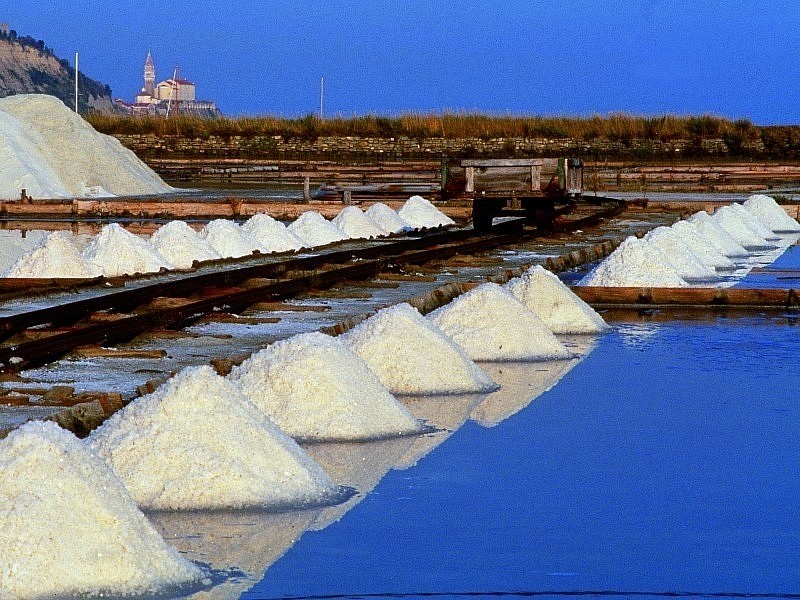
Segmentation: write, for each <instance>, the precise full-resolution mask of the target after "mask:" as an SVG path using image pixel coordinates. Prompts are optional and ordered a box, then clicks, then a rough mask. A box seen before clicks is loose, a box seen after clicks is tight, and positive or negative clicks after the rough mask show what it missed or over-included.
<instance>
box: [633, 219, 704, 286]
mask: <svg viewBox="0 0 800 600" xmlns="http://www.w3.org/2000/svg"><path fill="white" fill-rule="evenodd" d="M644 240H645V241H646V242H647V243H648V244H650V245H651V246H653V247H654V248H658V249H659V250H661V251H662V252H663V253H664V255H665V256H666V257H667V258H668V259H669V263H670V264H671V265H672V266H673V267H674V268H675V270H676V271H677V272H678V275H680V276H681V278H683V279H705V280H708V279H716V277H717V273H716V271H715V270H714V268H713V267H709V266H707V265H705V264H703V262H702V261H701V260H700V259H699V258H698V257H697V256H695V255H694V254H692V252H691V251H690V250H689V249H688V248H687V247H686V242H685V241H684V239H683V238H682V237H681V236H680V235H679V234H678V233H677V232H676V231H675V230H674V229H672V228H670V227H656V228H655V229H653V230H651V231H649V232H647V235H645V236H644Z"/></svg>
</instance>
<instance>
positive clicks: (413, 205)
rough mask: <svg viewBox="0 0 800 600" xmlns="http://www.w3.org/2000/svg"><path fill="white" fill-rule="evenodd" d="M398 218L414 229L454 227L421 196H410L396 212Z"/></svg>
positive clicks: (448, 218) (452, 223) (447, 218)
mask: <svg viewBox="0 0 800 600" xmlns="http://www.w3.org/2000/svg"><path fill="white" fill-rule="evenodd" d="M397 214H398V216H399V217H400V218H401V219H403V220H404V221H405V222H406V223H408V224H409V225H411V227H413V228H414V229H426V228H433V227H443V226H445V225H454V224H455V221H453V219H451V218H450V217H448V216H447V215H446V214H444V213H443V212H442V211H440V210H439V209H438V208H436V207H435V206H434V205H433V204H431V203H430V201H428V200H426V199H425V198H423V197H422V196H411V198H409V199H408V200H406V201H405V203H404V204H403V206H401V207H400V209H399V210H398V211H397Z"/></svg>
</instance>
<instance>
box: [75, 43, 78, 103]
mask: <svg viewBox="0 0 800 600" xmlns="http://www.w3.org/2000/svg"><path fill="white" fill-rule="evenodd" d="M75 112H78V53H77V52H75Z"/></svg>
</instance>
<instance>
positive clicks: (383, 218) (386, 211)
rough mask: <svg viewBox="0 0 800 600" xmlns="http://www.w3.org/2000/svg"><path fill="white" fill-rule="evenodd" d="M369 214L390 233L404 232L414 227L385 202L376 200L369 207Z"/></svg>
mask: <svg viewBox="0 0 800 600" xmlns="http://www.w3.org/2000/svg"><path fill="white" fill-rule="evenodd" d="M366 212H367V216H368V217H369V218H370V219H372V220H373V221H375V222H376V223H377V224H378V226H380V227H381V228H382V229H383V230H384V231H388V232H389V233H402V232H403V231H409V230H410V229H413V227H411V225H409V224H408V223H407V222H406V221H404V220H403V219H401V218H400V215H398V214H397V213H396V212H395V211H393V210H392V209H391V208H389V207H388V206H386V205H385V204H383V203H382V202H376V203H375V204H373V205H372V206H370V207H369V208H368V209H367V211H366Z"/></svg>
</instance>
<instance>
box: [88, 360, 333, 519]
mask: <svg viewBox="0 0 800 600" xmlns="http://www.w3.org/2000/svg"><path fill="white" fill-rule="evenodd" d="M88 442H89V443H90V444H91V446H92V448H93V449H94V450H95V451H96V452H97V454H98V455H99V456H100V457H101V458H103V459H104V460H105V461H106V462H107V463H108V464H109V465H110V466H111V468H112V469H113V470H114V472H115V473H116V474H117V475H118V476H119V478H120V479H121V480H122V481H123V483H124V484H125V486H126V487H127V488H128V490H129V491H130V493H131V495H132V496H133V498H134V499H135V500H136V501H137V502H138V503H139V504H140V505H141V506H143V507H146V508H150V509H169V510H174V509H178V510H195V509H222V508H236V509H240V508H247V507H270V508H274V507H286V506H293V505H295V506H296V505H304V504H308V503H319V502H321V501H322V500H324V499H325V498H327V497H331V496H334V495H335V494H336V493H337V492H338V488H337V487H336V486H335V485H334V483H333V482H332V481H331V480H330V478H329V477H328V475H327V474H326V473H325V472H324V471H323V470H322V468H321V467H320V466H319V465H318V464H317V463H315V462H314V461H313V460H312V459H311V458H310V457H309V456H308V455H307V454H306V453H305V452H304V451H303V450H302V449H301V448H300V447H299V446H298V445H297V444H296V443H295V442H294V441H293V440H292V439H291V438H289V437H288V436H287V435H286V434H285V433H284V432H282V431H281V430H280V429H278V427H277V426H276V425H275V424H274V423H272V422H271V421H270V420H269V419H268V418H267V416H266V415H265V414H264V412H263V411H261V410H259V409H258V408H257V407H256V406H254V405H253V404H252V403H251V402H249V401H248V400H247V399H246V398H245V397H244V396H243V394H242V393H241V392H240V391H239V390H238V389H237V388H236V386H234V385H233V384H232V383H231V382H230V381H228V380H226V379H225V378H223V377H220V376H219V375H217V374H216V373H215V372H214V370H213V369H212V368H211V367H209V366H201V367H189V368H186V369H184V370H183V371H181V372H180V373H178V374H177V375H176V376H175V377H173V378H172V379H170V380H169V381H167V382H166V383H165V384H164V385H162V386H160V387H158V388H157V389H156V390H155V391H154V392H153V393H152V394H148V395H147V396H143V397H141V398H139V399H137V400H135V401H134V402H132V403H131V404H129V405H128V406H126V407H125V408H124V409H123V410H122V411H120V412H118V413H115V414H114V415H113V416H112V417H111V418H110V419H109V420H108V421H106V422H105V423H104V424H103V425H102V426H101V427H99V428H98V429H96V430H95V431H93V432H92V434H91V435H90V437H89V438H88Z"/></svg>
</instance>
